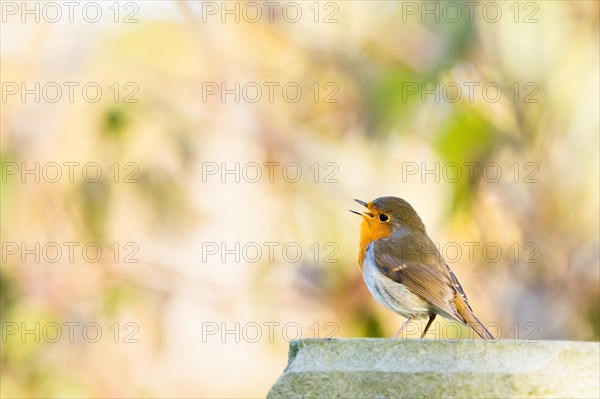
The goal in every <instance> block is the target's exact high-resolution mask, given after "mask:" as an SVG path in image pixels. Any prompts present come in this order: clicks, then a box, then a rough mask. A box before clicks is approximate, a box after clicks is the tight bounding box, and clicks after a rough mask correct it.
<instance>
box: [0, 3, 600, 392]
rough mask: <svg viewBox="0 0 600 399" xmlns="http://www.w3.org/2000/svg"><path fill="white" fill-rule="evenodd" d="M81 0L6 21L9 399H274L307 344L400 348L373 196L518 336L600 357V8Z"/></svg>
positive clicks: (476, 304)
mask: <svg viewBox="0 0 600 399" xmlns="http://www.w3.org/2000/svg"><path fill="white" fill-rule="evenodd" d="M67 3H69V2H66V3H64V2H51V3H46V2H10V1H3V2H2V26H1V30H2V32H1V42H0V44H1V49H0V54H1V56H2V58H1V61H0V67H1V80H2V103H1V106H2V112H1V117H0V123H1V133H2V134H1V141H0V143H1V151H0V157H1V161H2V176H1V181H0V188H1V193H0V199H1V230H0V232H1V235H2V237H1V241H2V248H1V249H2V254H1V256H2V266H1V268H0V289H1V291H0V306H1V308H0V310H1V313H0V319H1V322H2V342H1V356H0V360H1V365H2V368H1V372H0V377H1V379H2V383H1V391H2V392H1V394H2V396H3V397H44V398H48V397H65V396H70V397H261V396H264V395H266V393H267V391H268V389H269V387H270V386H271V385H272V384H273V382H274V381H275V380H276V378H277V377H278V376H279V374H280V373H281V372H282V371H283V369H284V367H285V365H286V360H287V345H288V341H289V340H290V339H294V338H299V337H317V338H325V337H390V336H391V335H392V334H393V333H394V332H395V331H396V329H397V328H398V327H399V326H400V325H401V323H402V322H404V319H403V318H401V317H400V316H397V315H395V314H392V313H391V312H390V311H388V310H387V309H385V308H383V307H382V306H381V305H379V304H377V303H376V302H375V300H374V299H373V298H372V297H371V296H370V294H369V293H368V291H367V289H366V287H365V286H364V283H363V281H362V276H361V274H360V272H359V270H358V267H357V260H356V259H357V250H358V226H359V223H360V220H359V218H358V217H357V216H356V215H353V214H351V213H349V212H348V209H359V206H358V205H357V204H355V203H354V202H353V201H352V199H353V198H360V199H363V200H367V201H370V200H372V199H374V198H376V197H379V196H384V195H395V196H400V197H403V198H404V199H406V200H407V201H409V202H410V203H411V204H412V205H413V206H414V207H415V209H416V210H417V211H418V212H419V214H420V215H421V217H422V218H423V221H424V223H425V225H426V226H427V229H428V233H429V235H430V236H431V237H432V239H433V240H434V241H436V243H439V247H440V250H441V252H442V255H443V256H444V257H445V258H446V260H447V261H448V263H449V265H450V266H451V267H452V268H453V270H454V272H455V273H456V275H457V276H458V278H459V279H460V281H461V282H462V285H463V286H464V288H465V290H466V292H467V294H468V295H469V299H470V302H471V304H472V306H473V308H474V310H475V312H476V313H477V315H478V316H479V318H480V319H481V320H482V321H484V322H486V323H493V324H494V328H496V329H497V330H496V331H497V333H498V334H499V335H500V336H501V338H502V339H509V340H516V341H525V342H532V344H534V343H533V342H535V340H541V339H562V340H591V341H597V340H598V338H599V337H600V316H599V313H600V306H599V302H600V294H599V284H600V278H599V267H600V265H599V247H598V245H599V216H600V215H599V207H598V204H599V186H598V184H599V167H598V165H599V157H598V152H599V136H600V135H599V101H598V93H599V91H598V87H599V73H598V69H599V65H598V64H599V50H598V49H599V43H598V41H599V40H598V38H599V30H598V23H599V18H598V16H599V8H598V7H599V6H598V2H596V1H569V2H567V1H553V2H549V1H545V2H497V3H494V2H492V3H481V4H480V3H477V4H474V3H470V4H462V3H441V2H440V3H437V2H426V3H425V2H388V1H352V2H279V3H276V4H274V3H269V2H250V3H246V2H229V1H228V2H206V1H205V2H201V1H177V2H167V1H136V2H126V1H123V2H96V3H94V2H91V3H90V2H71V5H69V4H67ZM489 4H491V5H489ZM436 323H437V324H436V325H435V326H434V327H433V328H432V330H431V331H432V333H431V334H430V335H429V338H430V339H453V338H457V337H459V338H462V339H466V338H467V337H468V330H467V329H466V328H465V329H457V328H453V329H450V328H446V327H447V326H448V323H447V322H446V321H444V320H440V319H439V318H438V320H436ZM408 333H410V331H408ZM417 336H418V334H416V333H414V334H413V335H412V336H411V335H409V336H408V338H415V337H417Z"/></svg>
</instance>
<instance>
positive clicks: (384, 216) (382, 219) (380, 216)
mask: <svg viewBox="0 0 600 399" xmlns="http://www.w3.org/2000/svg"><path fill="white" fill-rule="evenodd" d="M388 219H389V217H388V216H387V215H384V214H383V213H382V214H381V215H379V220H381V221H382V222H386V221H387V220H388Z"/></svg>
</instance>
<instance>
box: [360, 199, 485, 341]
mask: <svg viewBox="0 0 600 399" xmlns="http://www.w3.org/2000/svg"><path fill="white" fill-rule="evenodd" d="M355 201H356V202H358V203H359V204H361V205H363V206H364V207H366V208H367V211H365V212H363V213H359V212H356V211H350V212H353V213H356V214H357V215H360V216H362V218H363V219H362V224H361V226H360V248H359V252H358V265H359V267H360V269H361V271H362V274H363V278H364V280H365V283H366V285H367V287H368V288H369V291H370V292H371V294H372V295H373V296H374V297H375V299H376V300H377V302H379V303H381V304H382V305H384V306H385V307H387V308H388V309H390V310H392V311H394V312H396V313H398V314H400V315H402V316H404V317H407V318H408V320H406V322H405V323H404V324H403V325H402V327H400V329H399V330H398V331H397V332H396V334H394V336H393V338H396V337H397V336H398V335H399V334H400V333H401V332H402V329H404V327H405V326H406V325H407V324H408V323H410V322H412V321H413V320H415V319H416V318H417V317H423V316H428V317H429V320H428V322H427V325H426V326H425V330H424V331H423V334H421V338H423V337H424V336H425V334H426V333H427V330H428V329H429V327H430V326H431V323H432V322H433V320H434V319H435V317H436V316H437V315H438V314H439V315H441V316H443V317H445V318H447V319H451V320H456V321H459V322H461V323H463V324H468V325H469V326H471V328H472V329H473V330H474V331H475V332H476V333H477V334H478V335H479V336H480V337H481V338H484V339H494V336H493V335H492V334H490V332H489V331H488V330H487V329H486V328H485V327H484V326H483V324H481V322H480V321H479V320H478V319H477V317H475V314H473V310H472V309H471V306H470V305H469V302H468V300H467V296H466V295H465V292H464V290H463V288H462V287H461V285H460V283H459V282H458V279H457V278H456V276H455V275H454V273H453V272H452V270H450V267H448V265H447V264H446V262H445V261H444V259H443V258H442V256H441V255H440V253H439V251H438V250H437V248H436V246H435V245H434V243H433V242H432V241H431V239H430V238H429V236H428V235H427V233H426V232H425V226H424V225H423V222H422V221H421V218H420V217H419V215H417V212H416V211H415V210H414V209H413V207H412V206H410V204H409V203H408V202H406V201H405V200H403V199H402V198H398V197H380V198H377V199H375V200H373V201H371V202H369V203H367V202H364V201H361V200H355Z"/></svg>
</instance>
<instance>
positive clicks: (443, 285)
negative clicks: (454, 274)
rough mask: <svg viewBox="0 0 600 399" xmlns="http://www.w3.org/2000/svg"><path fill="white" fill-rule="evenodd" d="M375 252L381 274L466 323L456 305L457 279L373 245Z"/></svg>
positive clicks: (448, 315)
mask: <svg viewBox="0 0 600 399" xmlns="http://www.w3.org/2000/svg"><path fill="white" fill-rule="evenodd" d="M384 252H385V253H384ZM374 255H375V256H374V258H375V264H376V266H377V268H378V269H379V271H380V272H381V273H382V274H384V275H385V276H387V277H389V278H390V279H392V280H394V281H395V282H397V283H401V284H403V285H404V286H405V287H406V288H408V289H409V290H410V292H412V293H413V294H415V295H417V296H419V297H420V298H421V299H423V300H425V301H427V302H428V303H430V304H431V305H433V306H434V307H435V308H437V309H438V310H440V311H441V312H440V313H444V314H445V315H447V317H450V318H453V319H456V320H458V321H460V322H463V323H464V318H463V317H462V316H461V315H460V314H459V313H458V311H457V310H456V306H455V305H454V299H455V298H456V294H457V290H456V288H454V284H453V283H454V282H453V280H452V279H451V277H450V276H448V275H447V274H445V273H443V272H442V270H440V268H438V267H436V266H433V265H431V266H430V265H427V264H425V263H423V262H418V261H403V260H402V258H401V257H399V256H397V255H395V254H393V253H391V254H390V253H389V251H377V247H375V248H374Z"/></svg>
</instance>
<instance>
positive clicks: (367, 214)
mask: <svg viewBox="0 0 600 399" xmlns="http://www.w3.org/2000/svg"><path fill="white" fill-rule="evenodd" d="M354 201H356V202H358V203H359V204H361V205H362V206H364V207H365V208H367V209H368V208H369V206H368V205H367V203H366V202H365V201H362V200H359V199H354ZM349 211H350V212H352V213H356V214H357V215H360V216H363V217H367V216H368V217H370V218H372V217H373V214H372V213H371V212H363V213H360V212H356V211H353V210H352V209H349Z"/></svg>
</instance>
